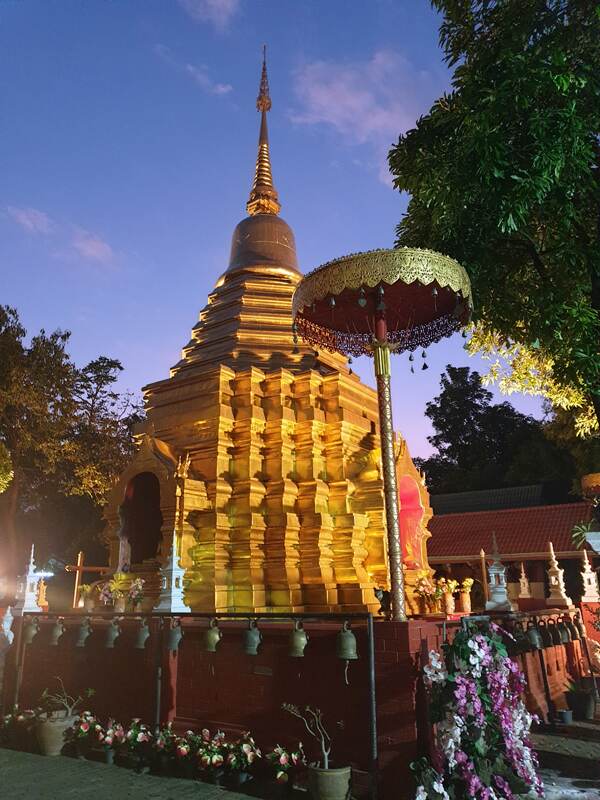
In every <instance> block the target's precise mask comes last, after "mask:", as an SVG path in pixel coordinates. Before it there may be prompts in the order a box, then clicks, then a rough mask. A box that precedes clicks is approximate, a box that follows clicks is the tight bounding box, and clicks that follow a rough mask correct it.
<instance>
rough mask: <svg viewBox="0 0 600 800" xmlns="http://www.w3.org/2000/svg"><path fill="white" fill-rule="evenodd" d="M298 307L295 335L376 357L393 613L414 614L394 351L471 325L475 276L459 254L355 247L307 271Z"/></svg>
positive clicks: (297, 297)
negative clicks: (404, 544)
mask: <svg viewBox="0 0 600 800" xmlns="http://www.w3.org/2000/svg"><path fill="white" fill-rule="evenodd" d="M292 309H293V310H292V313H293V316H294V331H295V333H299V334H300V335H301V336H302V338H303V339H305V340H306V341H308V342H310V343H311V344H313V345H315V346H316V347H323V348H326V349H328V350H337V351H339V352H341V353H344V354H345V355H349V356H350V355H354V356H359V355H365V354H366V355H370V356H374V362H375V375H376V379H377V395H378V399H379V425H380V435H381V456H382V465H383V483H384V495H385V513H386V523H387V540H388V559H389V565H390V584H391V597H392V616H393V618H394V619H400V620H403V619H406V611H405V601H404V575H403V571H402V548H401V541H400V523H399V508H398V482H397V477H396V463H395V458H394V426H393V421H392V402H391V388H390V367H391V364H390V353H392V352H396V353H398V352H403V351H405V350H411V351H413V350H416V348H417V347H423V348H424V347H427V346H428V345H430V344H432V343H433V342H438V341H439V340H440V339H442V338H443V337H445V336H450V335H451V334H452V333H454V332H455V331H457V330H459V329H460V328H461V327H462V326H464V325H465V324H466V323H467V322H468V321H469V319H470V316H471V311H472V300H471V284H470V281H469V276H468V275H467V273H466V271H465V270H464V269H463V267H461V265H460V264H459V263H458V262H456V261H454V259H452V258H448V256H444V255H441V254H440V253H435V252H433V251H431V250H421V249H417V248H411V247H401V248H399V249H397V250H371V251H369V252H366V253H353V254H352V255H349V256H343V257H342V258H337V259H335V260H334V261H330V262H328V263H327V264H323V266H321V267H318V268H317V269H315V270H313V271H312V272H310V273H309V274H308V275H306V276H305V277H304V278H303V279H302V280H301V281H300V283H299V284H298V286H297V288H296V292H295V294H294V300H293V306H292Z"/></svg>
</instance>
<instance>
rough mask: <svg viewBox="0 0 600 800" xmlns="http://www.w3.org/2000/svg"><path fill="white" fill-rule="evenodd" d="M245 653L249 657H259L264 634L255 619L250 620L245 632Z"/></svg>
mask: <svg viewBox="0 0 600 800" xmlns="http://www.w3.org/2000/svg"><path fill="white" fill-rule="evenodd" d="M243 641H244V653H246V655H247V656H256V655H258V648H259V647H260V643H261V642H262V633H261V632H260V631H259V629H258V625H257V624H256V620H255V619H250V620H248V627H247V628H246V630H245V631H244V636H243Z"/></svg>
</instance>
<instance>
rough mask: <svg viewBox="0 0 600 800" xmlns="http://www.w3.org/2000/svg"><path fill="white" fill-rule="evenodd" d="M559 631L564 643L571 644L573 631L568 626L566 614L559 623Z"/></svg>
mask: <svg viewBox="0 0 600 800" xmlns="http://www.w3.org/2000/svg"><path fill="white" fill-rule="evenodd" d="M557 627H558V631H559V633H560V641H561V643H562V644H569V642H570V641H571V631H570V630H569V628H568V627H567V622H566V620H565V617H564V615H563V616H562V617H561V618H560V619H559V621H558V624H557Z"/></svg>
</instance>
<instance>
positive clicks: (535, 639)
mask: <svg viewBox="0 0 600 800" xmlns="http://www.w3.org/2000/svg"><path fill="white" fill-rule="evenodd" d="M527 637H528V639H529V643H530V645H531V649H532V650H541V649H542V648H543V646H544V643H543V642H542V637H541V635H540V632H539V630H538V629H537V627H536V625H535V622H533V620H530V621H529V622H528V623H527Z"/></svg>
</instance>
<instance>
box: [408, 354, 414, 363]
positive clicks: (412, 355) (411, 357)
mask: <svg viewBox="0 0 600 800" xmlns="http://www.w3.org/2000/svg"><path fill="white" fill-rule="evenodd" d="M408 360H409V361H414V360H415V354H414V353H411V354H410V355H409V357H408Z"/></svg>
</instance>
